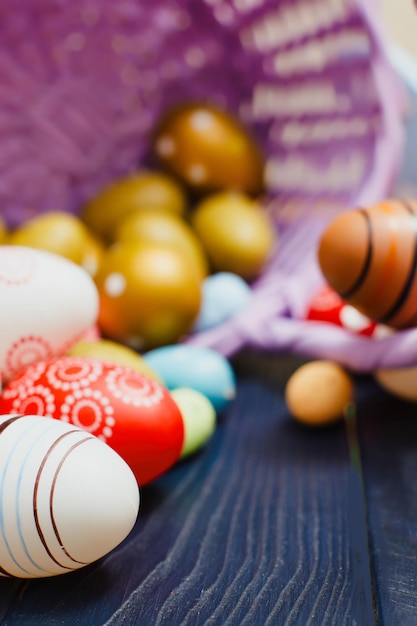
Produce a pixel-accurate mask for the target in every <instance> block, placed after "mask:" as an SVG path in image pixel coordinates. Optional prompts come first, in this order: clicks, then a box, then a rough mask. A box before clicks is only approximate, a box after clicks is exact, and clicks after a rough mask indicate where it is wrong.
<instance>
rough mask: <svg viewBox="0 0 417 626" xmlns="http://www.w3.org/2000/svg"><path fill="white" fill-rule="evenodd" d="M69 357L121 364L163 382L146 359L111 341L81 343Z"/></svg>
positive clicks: (70, 351) (75, 346) (100, 340)
mask: <svg viewBox="0 0 417 626" xmlns="http://www.w3.org/2000/svg"><path fill="white" fill-rule="evenodd" d="M68 356H81V357H83V356H87V357H91V358H93V359H101V360H102V361H109V362H110V363H119V364H120V365H126V366H127V367H131V368H132V369H134V370H137V371H138V372H142V374H146V376H149V377H150V378H154V379H155V380H157V381H158V382H162V381H161V379H160V378H159V376H158V374H157V373H156V372H154V371H153V370H152V368H150V367H149V365H148V364H147V362H146V361H145V359H144V358H143V357H142V356H141V355H140V354H138V353H137V352H136V351H135V350H132V349H131V348H128V347H127V346H124V345H122V344H121V343H118V342H117V341H111V340H110V339H97V340H93V341H79V342H78V343H76V344H75V345H74V346H73V347H72V348H71V349H70V350H69V351H68Z"/></svg>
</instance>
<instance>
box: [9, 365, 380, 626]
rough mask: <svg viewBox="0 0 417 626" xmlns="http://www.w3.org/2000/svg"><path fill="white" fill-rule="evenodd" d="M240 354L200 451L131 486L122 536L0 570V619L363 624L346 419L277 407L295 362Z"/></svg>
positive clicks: (77, 625) (364, 599)
mask: <svg viewBox="0 0 417 626" xmlns="http://www.w3.org/2000/svg"><path fill="white" fill-rule="evenodd" d="M249 363H250V365H249V366H247V365H244V366H243V365H242V364H240V365H239V364H237V367H238V370H239V383H238V396H237V399H236V401H235V403H234V404H233V406H232V407H231V409H230V411H229V412H228V413H227V414H226V415H225V416H224V417H223V419H222V420H221V422H220V424H219V427H218V429H217V431H216V434H215V436H214V437H213V439H212V440H211V442H210V443H209V445H208V446H207V448H206V449H205V450H204V452H202V453H201V454H199V455H197V456H196V457H195V458H192V459H189V460H187V461H186V462H183V463H181V464H179V465H177V466H176V467H175V468H173V470H171V471H170V472H169V473H168V474H166V475H165V476H164V477H162V478H161V479H159V480H158V481H155V483H154V484H152V485H149V486H148V487H147V488H144V489H143V492H142V498H143V500H142V508H141V513H140V517H139V520H138V523H137V525H136V527H135V529H134V531H133V532H132V534H131V535H130V537H129V538H128V539H127V540H126V541H125V542H124V543H123V545H121V546H120V547H119V548H118V549H116V550H115V551H114V552H113V553H112V554H110V555H109V556H108V557H106V558H104V559H102V561H101V562H100V563H97V564H93V565H92V566H89V567H87V568H85V569H84V570H80V571H78V572H75V573H73V574H69V575H65V576H62V577H56V578H52V579H49V580H40V581H28V582H25V581H23V582H21V583H18V585H19V587H18V589H15V588H14V589H12V587H11V586H9V594H8V596H7V594H6V595H4V593H3V590H4V589H7V586H8V585H7V583H11V585H13V584H14V583H13V582H11V581H6V582H5V584H3V581H0V586H1V589H0V591H1V593H0V624H2V625H4V626H5V625H6V624H7V626H17V625H24V626H31V625H32V624H33V625H35V624H36V625H38V624H40V623H47V624H48V626H55V625H57V626H58V624H59V625H61V626H62V625H66V624H68V625H71V626H81V625H86V626H87V625H90V626H91V625H92V624H96V625H97V624H108V625H112V626H116V625H122V624H124V625H126V624H146V626H151V625H152V624H170V626H171V625H172V626H175V625H176V624H178V625H179V624H181V625H187V624H189V625H190V626H191V625H192V626H195V625H199V624H219V625H220V624H221V625H226V624H230V625H234V624H239V625H245V624H246V625H250V626H253V624H269V625H273V626H275V625H277V624H288V625H290V624H302V625H303V626H304V625H308V624H320V626H331V625H333V626H343V625H346V626H348V625H349V626H352V624H358V626H368V625H369V626H371V625H373V624H374V623H375V622H374V617H373V612H372V598H370V597H369V594H368V595H367V594H366V593H365V596H364V593H363V590H364V589H365V590H366V589H368V588H369V587H370V585H371V581H369V580H366V575H367V574H366V571H367V570H366V568H361V567H358V554H357V548H358V543H357V538H356V539H355V537H354V536H353V535H352V532H351V527H352V510H351V509H352V496H351V495H350V496H349V494H351V493H352V473H351V466H350V461H349V453H348V447H347V443H346V435H345V430H344V428H343V426H340V427H335V428H331V429H329V430H326V431H320V432H312V431H310V430H306V429H304V428H302V427H301V426H299V425H297V424H296V423H295V422H294V421H293V420H292V419H291V417H290V416H289V415H288V413H287V410H286V407H285V403H284V398H283V387H284V383H285V380H286V378H287V376H288V375H289V372H290V369H291V368H294V367H295V364H296V363H295V361H294V360H291V359H286V358H285V357H279V358H271V359H268V358H264V359H262V360H257V359H256V358H253V359H251V360H249ZM354 493H357V492H355V491H354ZM354 499H355V497H353V500H354ZM355 519H356V523H357V524H359V525H361V524H362V523H363V520H361V519H360V517H359V518H358V517H357V516H356V518H355ZM364 577H365V578H364ZM13 591H15V596H13Z"/></svg>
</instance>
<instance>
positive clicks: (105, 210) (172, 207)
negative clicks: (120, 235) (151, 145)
mask: <svg viewBox="0 0 417 626" xmlns="http://www.w3.org/2000/svg"><path fill="white" fill-rule="evenodd" d="M138 209H152V210H154V211H159V210H161V209H162V210H164V211H170V212H172V213H174V214H176V215H183V214H184V213H185V211H186V209H187V198H186V195H185V192H184V190H183V188H182V187H181V185H180V184H179V183H178V182H177V181H175V180H174V179H173V178H172V177H171V176H168V175H167V174H164V173H163V172H156V171H140V172H137V173H135V174H132V175H130V176H126V177H123V178H121V179H119V180H117V181H115V182H113V183H112V184H110V185H108V186H107V187H105V188H103V189H102V190H101V191H100V192H99V193H97V194H96V195H95V196H94V197H93V198H91V200H90V201H89V202H87V203H86V204H85V206H84V207H83V208H82V211H81V216H82V219H83V221H84V222H85V223H86V224H87V226H89V227H90V228H91V230H92V231H93V232H94V233H95V234H96V235H97V236H99V237H101V238H103V239H104V240H105V241H107V242H112V241H113V240H114V236H115V228H116V225H117V223H118V222H119V221H120V220H121V219H122V218H124V217H125V216H126V215H128V214H129V213H131V212H132V211H136V210H138Z"/></svg>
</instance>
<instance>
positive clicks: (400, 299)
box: [318, 200, 417, 328]
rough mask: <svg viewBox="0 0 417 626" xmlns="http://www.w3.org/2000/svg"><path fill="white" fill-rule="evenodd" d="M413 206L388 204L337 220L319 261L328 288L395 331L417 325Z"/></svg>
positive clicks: (415, 216) (415, 211) (325, 238)
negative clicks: (395, 329) (328, 285)
mask: <svg viewBox="0 0 417 626" xmlns="http://www.w3.org/2000/svg"><path fill="white" fill-rule="evenodd" d="M416 227H417V204H416V202H415V201H400V200H386V201H385V202H381V203H379V204H376V205H374V206H371V207H368V208H366V209H355V210H353V211H347V212H345V213H342V214H340V215H339V216H338V217H336V218H335V219H334V220H333V221H332V222H331V223H330V224H329V226H328V227H327V229H326V230H325V232H324V233H323V235H322V237H321V240H320V245H319V250H318V258H319V263H320V267H321V270H322V272H323V275H324V276H325V278H326V280H327V282H328V283H329V284H330V286H331V287H332V288H333V289H334V290H335V291H337V293H338V294H339V295H340V296H341V297H342V298H343V299H344V300H346V301H347V302H348V303H349V304H351V305H352V306H355V307H356V308H357V309H359V310H360V311H361V313H363V314H364V315H366V316H367V317H370V318H371V319H373V320H375V321H378V322H381V323H383V324H387V325H389V326H392V327H394V328H404V327H409V326H414V325H415V324H416V323H417V274H416V268H417V254H416V232H417V230H416Z"/></svg>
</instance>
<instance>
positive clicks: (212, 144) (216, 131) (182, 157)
mask: <svg viewBox="0 0 417 626" xmlns="http://www.w3.org/2000/svg"><path fill="white" fill-rule="evenodd" d="M152 147H153V153H154V155H155V157H156V159H157V161H158V162H159V164H160V165H161V166H162V167H163V168H164V169H166V170H167V171H169V172H170V173H172V174H174V175H175V176H177V177H178V178H179V179H180V180H181V181H182V182H183V183H185V184H186V185H187V187H188V188H190V189H191V190H193V191H194V192H197V193H201V192H210V191H217V190H221V189H234V190H239V191H243V192H245V193H248V194H259V193H260V192H261V191H262V189H263V169H264V162H263V158H262V156H261V152H260V150H259V147H258V145H257V143H256V142H255V140H254V138H253V137H252V136H251V135H250V133H249V131H248V130H247V129H246V128H245V127H244V126H243V125H242V124H241V123H240V121H238V119H237V118H235V117H233V116H232V115H230V114H229V113H227V112H225V111H223V110H221V109H219V108H217V107H215V106H214V105H208V104H203V103H189V104H186V105H183V106H181V107H179V108H176V109H174V110H172V111H169V112H168V113H167V114H166V116H165V117H164V118H163V119H162V120H161V122H160V124H159V125H158V128H157V130H156V133H155V136H154V138H153V140H152Z"/></svg>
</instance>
